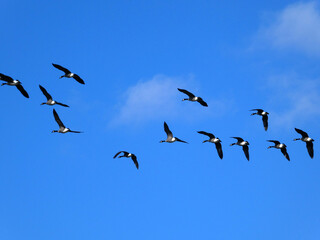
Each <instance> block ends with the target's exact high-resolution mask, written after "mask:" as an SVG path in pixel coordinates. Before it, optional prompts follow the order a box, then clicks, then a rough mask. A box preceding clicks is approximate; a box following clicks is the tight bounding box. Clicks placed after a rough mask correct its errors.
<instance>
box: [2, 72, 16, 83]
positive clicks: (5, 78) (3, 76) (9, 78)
mask: <svg viewBox="0 0 320 240" xmlns="http://www.w3.org/2000/svg"><path fill="white" fill-rule="evenodd" d="M0 80H3V81H6V82H13V78H12V77H9V76H7V75H4V74H2V73H0Z"/></svg>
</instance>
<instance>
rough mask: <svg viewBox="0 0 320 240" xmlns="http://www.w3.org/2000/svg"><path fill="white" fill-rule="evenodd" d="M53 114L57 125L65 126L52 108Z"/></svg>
mask: <svg viewBox="0 0 320 240" xmlns="http://www.w3.org/2000/svg"><path fill="white" fill-rule="evenodd" d="M53 116H54V119H55V120H56V122H57V123H58V125H59V127H63V128H65V126H64V125H63V123H62V121H61V119H60V118H59V115H58V113H57V112H56V110H55V109H53Z"/></svg>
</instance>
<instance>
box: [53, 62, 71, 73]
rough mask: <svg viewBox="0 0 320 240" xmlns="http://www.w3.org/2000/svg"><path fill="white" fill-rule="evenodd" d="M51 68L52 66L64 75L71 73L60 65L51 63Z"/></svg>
mask: <svg viewBox="0 0 320 240" xmlns="http://www.w3.org/2000/svg"><path fill="white" fill-rule="evenodd" d="M52 66H54V67H55V68H57V69H59V70H61V71H63V72H64V73H65V74H68V73H71V72H70V71H69V70H68V69H66V68H64V67H62V66H60V65H58V64H54V63H52Z"/></svg>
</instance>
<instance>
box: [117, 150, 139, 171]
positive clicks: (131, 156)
mask: <svg viewBox="0 0 320 240" xmlns="http://www.w3.org/2000/svg"><path fill="white" fill-rule="evenodd" d="M120 153H123V155H122V156H119V158H123V157H126V158H131V159H132V161H133V162H134V165H136V168H137V169H139V163H138V161H137V157H136V155H134V154H133V153H128V152H126V151H120V152H118V153H117V154H116V155H114V157H113V158H116V157H118V155H119V154H120Z"/></svg>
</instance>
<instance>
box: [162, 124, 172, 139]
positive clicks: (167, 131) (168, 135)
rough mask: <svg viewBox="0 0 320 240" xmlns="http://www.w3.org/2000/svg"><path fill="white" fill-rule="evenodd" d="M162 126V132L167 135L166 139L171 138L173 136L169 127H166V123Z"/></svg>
mask: <svg viewBox="0 0 320 240" xmlns="http://www.w3.org/2000/svg"><path fill="white" fill-rule="evenodd" d="M163 126H164V131H165V132H166V134H167V138H173V134H172V132H171V131H170V129H169V127H168V124H167V123H166V122H164V124H163Z"/></svg>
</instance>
